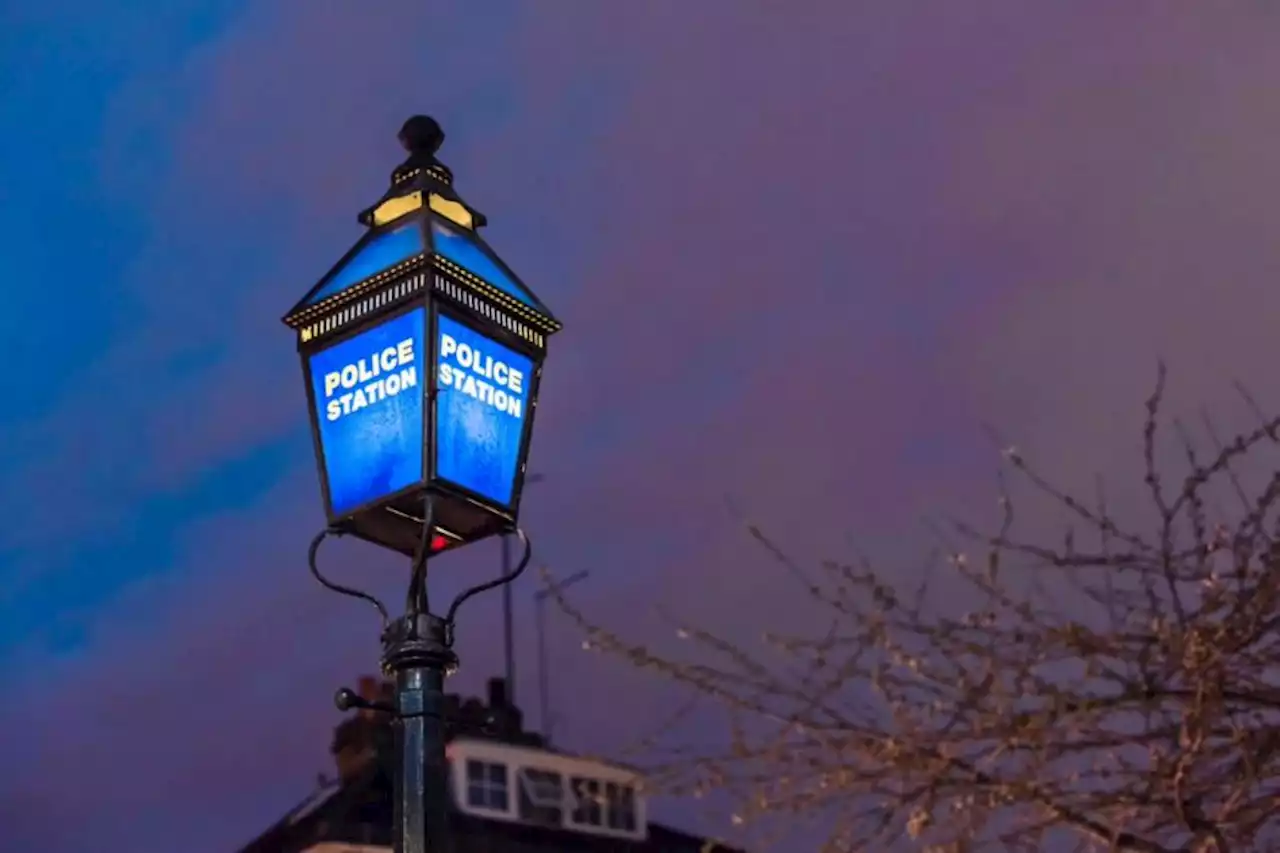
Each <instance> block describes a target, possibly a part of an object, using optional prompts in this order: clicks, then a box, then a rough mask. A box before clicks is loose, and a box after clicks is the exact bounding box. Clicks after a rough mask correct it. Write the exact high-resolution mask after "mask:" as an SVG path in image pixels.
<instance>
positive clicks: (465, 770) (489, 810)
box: [461, 756, 513, 815]
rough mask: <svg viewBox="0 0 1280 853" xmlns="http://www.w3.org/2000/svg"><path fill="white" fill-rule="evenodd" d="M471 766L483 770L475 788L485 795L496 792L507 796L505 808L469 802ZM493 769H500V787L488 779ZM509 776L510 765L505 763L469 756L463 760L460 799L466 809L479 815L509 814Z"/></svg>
mask: <svg viewBox="0 0 1280 853" xmlns="http://www.w3.org/2000/svg"><path fill="white" fill-rule="evenodd" d="M473 764H478V765H479V766H480V767H481V768H483V771H482V776H481V778H480V783H479V785H477V787H478V788H479V789H480V790H482V791H484V792H485V793H486V794H488V793H492V792H494V791H497V790H501V791H503V793H505V794H506V795H507V796H506V800H507V805H506V807H505V808H498V807H497V806H491V805H489V804H488V803H473V802H472V801H471V786H472V781H471V765H473ZM494 767H501V768H502V785H501V786H499V785H497V784H496V783H495V782H494V781H493V780H492V779H490V778H489V771H490V770H492V769H493V768H494ZM511 775H512V774H511V765H510V764H508V763H507V762H505V761H497V760H494V759H492V758H482V757H471V756H468V757H467V758H464V759H463V760H462V791H463V793H462V798H461V799H462V800H463V801H464V802H465V804H466V807H467V809H468V810H471V811H475V812H478V813H481V814H490V815H507V814H509V813H510V812H511V795H512V793H513V791H512V788H511Z"/></svg>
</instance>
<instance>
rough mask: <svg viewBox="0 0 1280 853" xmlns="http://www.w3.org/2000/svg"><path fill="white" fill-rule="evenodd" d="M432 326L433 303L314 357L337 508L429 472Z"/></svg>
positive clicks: (342, 510) (319, 420) (358, 504)
mask: <svg viewBox="0 0 1280 853" xmlns="http://www.w3.org/2000/svg"><path fill="white" fill-rule="evenodd" d="M425 329H426V309H425V308H415V309H413V310H411V311H409V312H407V313H404V314H400V315H399V316H396V317H393V318H391V319H389V320H383V321H382V322H380V323H377V324H376V325H374V326H372V327H371V328H369V329H367V330H365V331H362V332H360V333H359V334H356V335H354V336H352V337H350V338H347V339H346V340H343V341H340V342H338V343H336V344H333V345H332V346H330V347H327V348H325V349H321V350H319V351H317V352H316V353H315V354H313V355H312V356H311V357H310V359H309V362H308V367H309V370H310V373H311V396H312V400H313V403H312V405H313V409H314V414H313V418H314V421H315V423H316V425H317V432H318V434H319V439H320V457H321V464H322V466H323V469H324V483H325V487H326V490H327V493H328V498H329V505H330V507H331V511H332V513H333V514H334V515H338V516H341V515H345V514H347V513H350V512H352V511H353V510H357V509H361V508H362V507H365V506H367V505H369V504H371V503H373V502H375V501H379V500H383V499H385V498H387V497H388V496H390V495H394V494H395V493H397V492H400V491H403V490H404V489H407V488H410V487H412V486H416V485H418V483H419V482H420V481H421V480H422V470H423V434H422V429H423V399H424V394H423V388H424V386H425V385H426V379H427V377H426V374H425V371H424V370H423V364H424V360H423V352H424V347H423V338H424V332H425Z"/></svg>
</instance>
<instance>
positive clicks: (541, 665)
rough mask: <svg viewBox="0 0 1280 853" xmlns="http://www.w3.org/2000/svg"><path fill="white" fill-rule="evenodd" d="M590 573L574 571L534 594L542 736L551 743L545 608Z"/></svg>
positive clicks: (549, 685) (549, 677)
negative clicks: (551, 599) (557, 595)
mask: <svg viewBox="0 0 1280 853" xmlns="http://www.w3.org/2000/svg"><path fill="white" fill-rule="evenodd" d="M590 575H591V572H590V571H587V570H586V569H584V570H582V571H580V572H574V573H573V574H571V575H569V576H568V577H567V578H565V579H564V580H562V581H559V582H557V583H554V584H552V585H551V586H550V587H548V588H546V589H540V590H538V591H537V592H535V593H534V594H533V606H534V611H533V616H534V622H535V626H536V630H537V633H538V715H539V717H541V720H540V722H541V723H542V738H543V740H545V741H546V742H547V743H548V744H550V743H551V674H550V672H549V670H548V669H547V626H546V616H545V615H544V613H543V610H544V609H545V607H546V603H547V599H548V598H550V597H551V596H553V595H556V594H558V593H561V592H564V591H565V590H566V589H568V588H569V587H571V586H573V585H574V584H576V583H578V582H579V581H584V580H586V579H587V578H588V577H590Z"/></svg>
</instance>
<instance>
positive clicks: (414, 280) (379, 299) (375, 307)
mask: <svg viewBox="0 0 1280 853" xmlns="http://www.w3.org/2000/svg"><path fill="white" fill-rule="evenodd" d="M432 279H433V281H432V287H433V289H434V290H436V291H438V292H439V293H442V294H444V295H445V296H447V297H449V298H450V299H452V300H454V301H455V302H457V303H459V304H460V305H464V306H466V307H467V308H470V309H471V310H472V311H474V312H476V313H477V314H479V315H480V316H481V317H485V318H486V319H488V320H491V321H493V322H494V323H496V324H497V325H498V326H501V327H502V328H503V329H506V330H507V331H508V332H510V333H511V334H513V335H517V336H519V337H521V338H524V339H525V340H526V341H528V342H529V343H531V344H533V345H534V346H535V347H537V348H538V349H546V346H547V338H546V335H544V334H543V333H542V332H541V331H539V330H538V329H535V328H533V327H532V326H530V325H528V324H527V323H524V322H521V319H520V318H518V317H513V316H511V315H510V314H508V313H507V312H506V311H503V310H502V309H500V308H499V307H497V306H495V305H493V304H492V303H491V302H489V301H488V300H486V299H483V298H480V297H478V296H477V295H476V294H475V293H473V292H472V291H471V289H470V288H469V287H467V286H466V285H465V284H463V283H459V282H456V281H454V280H453V279H451V278H448V277H446V276H443V275H440V274H438V273H437V274H435V275H433V276H432ZM426 286H427V276H426V274H425V273H418V274H417V275H413V276H409V277H408V278H405V279H401V280H400V281H397V282H395V283H393V284H391V285H389V286H387V287H384V288H383V289H381V290H378V291H376V292H374V293H370V294H369V295H367V296H366V297H365V298H363V299H360V300H358V301H355V302H352V303H350V304H348V305H345V306H343V307H342V308H340V309H338V310H336V311H333V312H332V313H330V314H327V315H325V316H323V317H320V318H318V319H316V320H315V321H314V322H312V323H310V324H308V325H306V326H302V327H301V328H299V329H298V340H299V341H301V342H302V343H309V342H311V341H315V340H318V339H320V338H327V337H329V336H330V335H334V334H337V333H338V332H341V331H342V330H343V329H345V328H347V327H348V326H350V325H352V324H353V323H357V322H359V321H360V320H362V319H364V318H365V317H367V316H368V315H370V314H372V313H373V312H375V311H379V310H381V309H383V308H385V307H387V306H388V305H391V304H392V303H394V302H399V301H400V300H402V299H405V298H407V297H409V296H412V295H413V294H415V293H418V292H419V291H421V290H423V289H424V288H425V287H426ZM486 295H487V294H486Z"/></svg>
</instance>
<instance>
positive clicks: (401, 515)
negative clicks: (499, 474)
mask: <svg viewBox="0 0 1280 853" xmlns="http://www.w3.org/2000/svg"><path fill="white" fill-rule="evenodd" d="M430 494H431V495H432V498H433V503H434V507H435V515H434V519H433V524H432V535H431V550H432V552H433V553H439V552H441V551H447V550H451V549H453V548H457V547H459V546H461V545H469V544H471V543H472V542H479V541H480V540H481V539H488V538H489V537H490V536H497V535H500V534H504V533H510V532H511V531H512V530H514V529H515V520H514V519H513V518H511V517H510V516H507V515H502V514H499V513H496V512H494V511H493V510H492V509H489V508H487V507H484V506H481V505H480V504H478V503H476V502H475V501H472V500H470V499H468V498H464V497H460V496H458V495H452V494H448V493H443V492H440V491H438V490H436V489H432V490H431V491H430ZM423 497H424V493H423V492H416V493H408V494H404V495H400V496H398V497H396V498H395V499H393V500H391V501H388V502H386V503H383V504H378V505H377V506H372V507H369V508H367V509H364V510H360V511H359V512H356V513H353V514H352V515H350V516H348V517H346V518H341V519H335V520H334V526H336V527H338V528H339V529H340V530H342V532H343V533H346V534H349V535H351V536H355V537H356V538H358V539H363V540H365V541H366V542H371V543H373V544H374V545H379V546H381V547H383V548H386V549H388V550H391V551H395V552H396V553H398V554H403V555H405V556H406V557H412V556H413V555H414V554H415V553H417V550H418V548H419V546H420V544H421V542H422V525H423V517H422V507H423Z"/></svg>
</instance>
